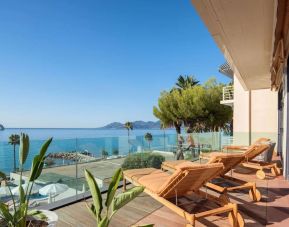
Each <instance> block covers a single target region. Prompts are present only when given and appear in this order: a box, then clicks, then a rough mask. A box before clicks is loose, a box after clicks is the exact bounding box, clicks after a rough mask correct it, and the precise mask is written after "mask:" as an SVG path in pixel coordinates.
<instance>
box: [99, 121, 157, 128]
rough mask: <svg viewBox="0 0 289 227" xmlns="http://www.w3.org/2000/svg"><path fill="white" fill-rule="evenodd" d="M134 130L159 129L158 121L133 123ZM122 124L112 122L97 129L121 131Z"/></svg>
mask: <svg viewBox="0 0 289 227" xmlns="http://www.w3.org/2000/svg"><path fill="white" fill-rule="evenodd" d="M132 125H133V128H134V129H160V121H155V122H154V121H133V122H132ZM123 128H124V124H122V123H120V122H113V123H110V124H108V125H105V126H103V127H100V128H98V129H123Z"/></svg>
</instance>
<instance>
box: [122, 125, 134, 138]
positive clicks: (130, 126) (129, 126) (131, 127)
mask: <svg viewBox="0 0 289 227" xmlns="http://www.w3.org/2000/svg"><path fill="white" fill-rule="evenodd" d="M124 127H125V128H126V129H127V138H128V141H129V131H130V130H133V124H132V122H130V121H128V122H126V123H125V124H124Z"/></svg>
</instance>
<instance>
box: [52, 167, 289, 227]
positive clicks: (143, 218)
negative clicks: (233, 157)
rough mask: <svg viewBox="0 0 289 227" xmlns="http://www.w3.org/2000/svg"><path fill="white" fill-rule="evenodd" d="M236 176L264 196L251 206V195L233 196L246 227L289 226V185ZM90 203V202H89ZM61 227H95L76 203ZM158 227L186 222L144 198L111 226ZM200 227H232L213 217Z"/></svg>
mask: <svg viewBox="0 0 289 227" xmlns="http://www.w3.org/2000/svg"><path fill="white" fill-rule="evenodd" d="M233 175H234V176H236V177H239V178H242V179H246V180H252V181H256V183H257V186H258V188H259V190H260V191H261V192H262V195H263V197H262V200H261V201H260V202H257V203H254V202H251V201H250V199H249V197H248V194H247V193H246V194H244V193H242V192H236V193H231V194H230V196H231V201H232V202H235V203H238V204H239V205H238V206H239V210H240V212H241V213H242V216H243V217H244V219H245V223H246V225H245V226H284V227H285V226H289V182H288V181H285V180H284V179H283V178H282V177H277V178H273V177H272V178H271V179H267V180H256V178H255V174H254V173H251V174H249V175H244V174H239V173H233ZM88 202H89V201H88ZM56 212H57V214H58V216H59V223H58V226H61V227H62V226H63V227H65V226H79V227H82V226H83V227H84V226H86V227H90V226H95V221H94V219H93V218H92V217H91V216H90V213H89V212H88V210H87V208H86V205H85V202H80V203H76V204H73V205H70V206H67V207H64V208H61V209H59V210H56ZM144 224H155V227H183V226H185V224H186V222H185V220H184V219H183V218H181V217H179V216H178V215H177V214H175V213H173V212H171V211H170V210H169V209H168V208H166V207H163V206H162V205H161V204H159V203H158V202H156V201H155V200H154V199H152V198H151V197H149V196H147V195H145V194H142V195H141V196H139V197H138V198H136V199H135V200H134V201H132V202H130V203H129V204H127V205H126V206H125V207H123V208H122V209H121V210H119V212H118V213H117V214H116V215H115V216H114V218H113V220H112V222H111V225H110V226H112V227H113V226H115V227H122V226H138V225H144ZM197 226H230V225H229V223H228V220H227V218H226V217H224V216H222V217H220V216H213V217H209V218H205V219H203V220H200V222H197Z"/></svg>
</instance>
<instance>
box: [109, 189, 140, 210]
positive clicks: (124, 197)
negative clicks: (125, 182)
mask: <svg viewBox="0 0 289 227" xmlns="http://www.w3.org/2000/svg"><path fill="white" fill-rule="evenodd" d="M143 191H144V187H142V186H138V187H134V188H131V189H129V190H127V191H126V192H124V193H121V194H119V195H117V196H116V197H115V198H114V200H113V204H112V210H113V212H115V211H117V210H118V209H120V208H121V207H123V206H124V205H126V204H127V203H128V202H130V201H131V200H133V199H134V198H135V197H137V196H138V195H139V194H141V193H142V192H143Z"/></svg>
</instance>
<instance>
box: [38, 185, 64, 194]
mask: <svg viewBox="0 0 289 227" xmlns="http://www.w3.org/2000/svg"><path fill="white" fill-rule="evenodd" d="M68 189H69V187H68V186H67V185H66V184H59V183H55V184H48V185H46V186H45V187H43V188H41V189H40V190H39V193H40V194H41V195H52V196H55V195H59V194H61V193H63V192H65V191H67V190H68Z"/></svg>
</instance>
